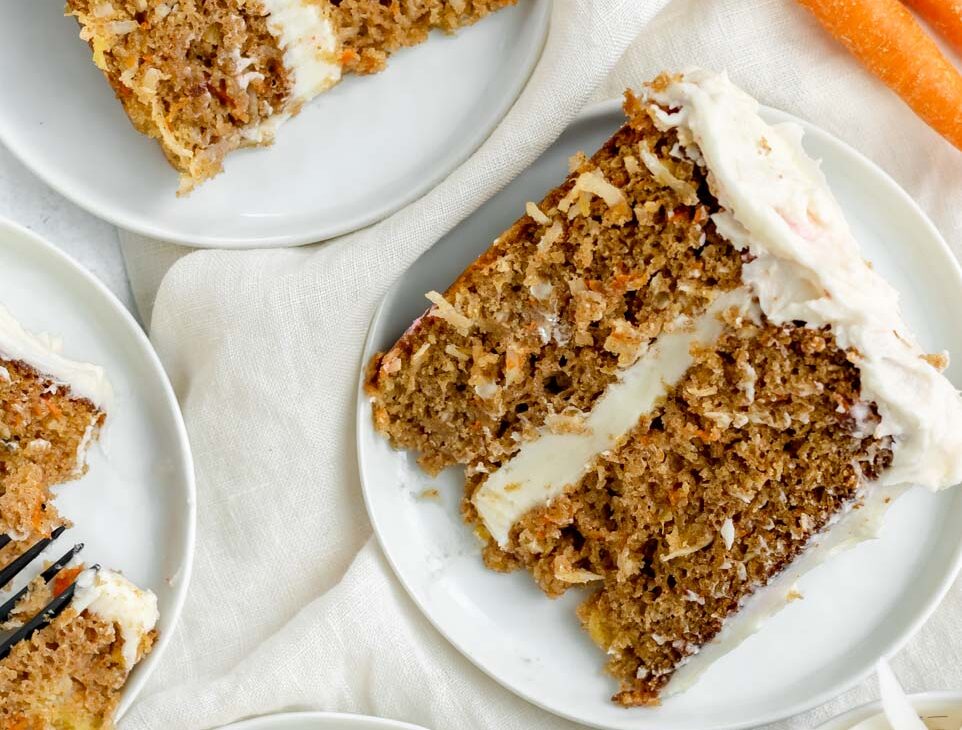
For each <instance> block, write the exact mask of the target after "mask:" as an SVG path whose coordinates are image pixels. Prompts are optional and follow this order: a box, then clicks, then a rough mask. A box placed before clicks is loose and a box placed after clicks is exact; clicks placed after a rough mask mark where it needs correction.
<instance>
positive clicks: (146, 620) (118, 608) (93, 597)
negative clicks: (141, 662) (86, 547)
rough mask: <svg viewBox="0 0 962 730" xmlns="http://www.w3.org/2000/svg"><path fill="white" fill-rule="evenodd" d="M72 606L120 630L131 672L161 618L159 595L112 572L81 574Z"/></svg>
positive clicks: (125, 662)
mask: <svg viewBox="0 0 962 730" xmlns="http://www.w3.org/2000/svg"><path fill="white" fill-rule="evenodd" d="M71 606H72V607H73V608H74V609H75V610H76V611H77V613H78V614H79V613H83V612H84V611H89V612H90V613H93V614H96V615H97V616H98V617H100V618H101V619H103V620H104V621H109V622H110V623H113V624H114V625H116V626H118V627H119V628H120V636H121V638H122V639H123V643H124V646H123V656H124V664H125V666H126V667H127V670H128V671H129V670H131V669H133V667H134V665H135V664H136V663H137V653H138V651H139V648H140V642H141V640H142V639H143V638H144V636H146V635H147V634H149V633H150V632H151V631H152V630H153V628H154V627H155V626H156V625H157V620H158V618H159V614H158V612H157V596H155V595H154V594H153V593H152V592H151V591H143V590H141V589H139V588H137V586H135V585H134V584H133V583H131V582H130V581H129V580H127V579H126V578H124V577H123V576H122V575H120V574H119V573H114V572H112V571H109V570H92V569H91V570H85V571H84V572H83V573H81V574H80V575H79V576H78V577H77V589H76V592H75V593H74V598H73V602H72V603H71Z"/></svg>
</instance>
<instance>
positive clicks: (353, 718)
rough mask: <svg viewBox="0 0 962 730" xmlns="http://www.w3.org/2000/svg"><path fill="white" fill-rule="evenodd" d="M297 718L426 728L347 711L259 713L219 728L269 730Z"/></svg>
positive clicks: (393, 729) (390, 728) (390, 729)
mask: <svg viewBox="0 0 962 730" xmlns="http://www.w3.org/2000/svg"><path fill="white" fill-rule="evenodd" d="M297 720H321V721H326V720H336V721H337V723H338V728H342V727H343V728H345V730H347V729H349V728H357V730H364V729H365V727H367V728H373V727H378V728H384V730H426V728H424V727H422V726H420V725H412V724H411V723H408V722H402V721H401V720H390V719H387V718H383V717H373V716H371V715H354V714H351V713H348V712H281V713H277V714H274V715H260V716H258V717H251V718H248V719H246V720H238V721H237V722H234V723H231V724H230V725H224V726H223V727H221V728H220V730H270V729H271V728H275V727H278V728H279V727H282V725H277V724H276V723H284V722H287V721H297ZM372 723H376V724H372ZM321 727H323V726H321ZM331 730H334V728H331Z"/></svg>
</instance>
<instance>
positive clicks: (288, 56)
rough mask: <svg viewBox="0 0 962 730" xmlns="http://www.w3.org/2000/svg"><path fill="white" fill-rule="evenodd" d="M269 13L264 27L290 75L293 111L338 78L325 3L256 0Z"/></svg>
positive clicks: (335, 44)
mask: <svg viewBox="0 0 962 730" xmlns="http://www.w3.org/2000/svg"><path fill="white" fill-rule="evenodd" d="M260 2H261V3H262V4H263V5H264V8H265V9H266V10H267V11H268V13H269V14H270V17H269V18H268V21H267V27H268V29H269V30H270V32H271V33H272V34H273V35H274V37H275V38H277V41H278V44H279V45H280V47H281V50H283V51H284V65H285V66H286V67H287V69H288V71H290V72H291V73H292V74H293V75H294V88H293V89H292V90H291V96H290V99H288V102H287V104H288V107H289V109H288V111H292V112H293V111H297V109H298V108H299V107H300V106H301V105H302V104H304V103H305V102H308V101H310V100H311V99H313V98H314V97H315V96H317V95H318V94H320V93H321V92H322V91H326V90H327V89H329V88H331V87H332V86H333V85H334V84H336V83H337V82H338V81H339V80H340V78H341V64H340V62H339V60H338V58H337V51H338V42H337V34H336V32H335V30H334V23H333V21H332V20H331V18H330V17H329V16H328V14H327V10H326V7H327V6H326V4H322V3H321V2H318V1H317V0H260Z"/></svg>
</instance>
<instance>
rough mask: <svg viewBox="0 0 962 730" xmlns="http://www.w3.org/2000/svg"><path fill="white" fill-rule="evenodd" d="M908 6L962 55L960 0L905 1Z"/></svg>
mask: <svg viewBox="0 0 962 730" xmlns="http://www.w3.org/2000/svg"><path fill="white" fill-rule="evenodd" d="M903 1H904V2H905V4H906V5H908V6H909V7H910V8H912V9H913V10H915V11H916V12H917V13H918V14H919V15H921V16H922V17H923V18H925V19H926V20H927V21H928V22H929V23H930V24H931V25H932V27H933V28H934V29H935V32H936V33H938V34H939V35H940V36H942V37H943V38H945V40H947V41H948V42H949V43H950V44H951V46H952V47H953V48H954V49H955V50H956V51H958V52H959V53H962V1H960V0H903Z"/></svg>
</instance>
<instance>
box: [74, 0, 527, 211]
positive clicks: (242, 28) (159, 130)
mask: <svg viewBox="0 0 962 730" xmlns="http://www.w3.org/2000/svg"><path fill="white" fill-rule="evenodd" d="M513 2H515V0H178V1H175V0H67V14H68V15H73V16H74V17H76V19H77V20H78V21H79V23H80V26H81V31H80V36H81V38H83V39H84V40H86V41H87V42H88V43H89V44H90V47H91V49H92V51H93V60H94V63H95V64H96V65H97V66H98V67H99V68H100V69H101V70H102V71H103V72H104V75H105V76H106V77H107V79H108V81H109V82H110V84H111V86H113V89H114V91H115V92H116V94H117V96H118V98H119V99H120V101H121V102H122V103H123V105H124V108H125V110H126V111H127V115H128V116H129V117H130V120H131V121H132V122H133V124H134V126H135V127H136V128H137V129H138V130H139V131H140V132H142V133H144V134H147V135H150V136H151V137H154V138H156V139H157V141H158V142H160V145H161V147H162V148H163V150H164V154H165V155H166V156H167V159H168V160H169V161H170V163H171V164H172V165H173V166H174V167H175V168H177V169H178V170H179V171H180V173H181V192H188V191H189V190H191V189H192V188H193V187H194V185H196V184H197V183H198V182H200V181H202V180H204V179H206V178H209V177H211V176H212V175H215V174H217V173H218V172H219V171H220V170H221V166H222V162H223V159H224V156H225V155H226V154H227V153H228V152H230V151H232V150H234V149H237V148H238V147H243V146H250V145H261V144H269V143H270V142H271V141H272V140H273V138H274V132H275V130H276V129H277V127H278V125H279V124H280V123H281V122H283V121H284V120H286V119H288V118H289V117H290V116H292V115H294V114H296V113H297V112H298V111H299V110H300V109H301V107H302V106H303V105H304V104H305V103H306V102H308V101H310V100H311V99H312V98H314V97H315V96H316V95H318V94H320V93H321V92H322V91H325V90H326V89H328V88H330V87H331V86H333V85H334V84H336V83H337V82H338V81H339V80H340V78H341V75H342V74H343V73H346V72H356V73H372V72H375V71H379V70H380V69H381V68H383V67H384V63H385V59H386V57H387V55H388V54H390V53H393V52H394V51H396V50H398V49H399V48H401V47H403V46H410V45H414V44H417V43H420V42H422V41H424V40H425V39H426V38H427V36H428V32H429V31H430V30H431V29H432V28H441V29H443V30H445V31H448V32H451V31H454V30H455V29H456V28H458V27H460V26H464V25H467V24H470V23H473V22H475V21H476V20H478V19H480V18H482V17H484V16H485V15H487V14H488V13H489V12H491V11H493V10H497V9H498V8H501V7H504V6H505V5H509V4H512V3H513Z"/></svg>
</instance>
